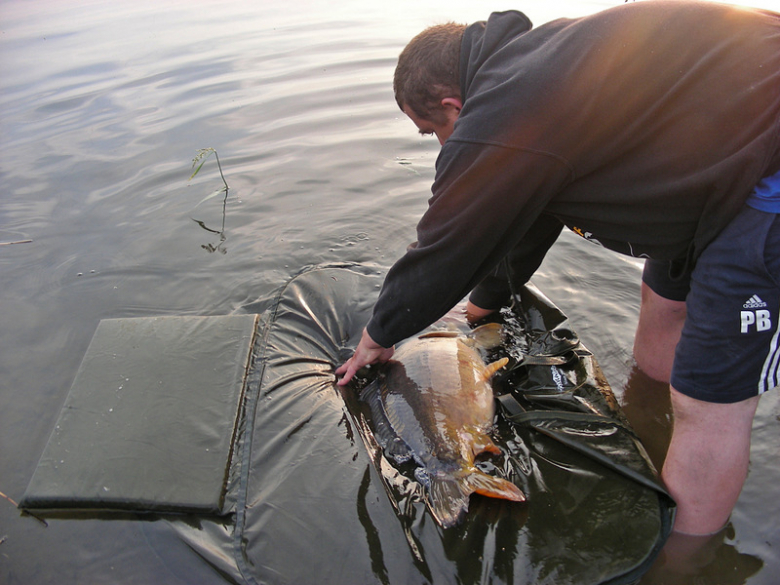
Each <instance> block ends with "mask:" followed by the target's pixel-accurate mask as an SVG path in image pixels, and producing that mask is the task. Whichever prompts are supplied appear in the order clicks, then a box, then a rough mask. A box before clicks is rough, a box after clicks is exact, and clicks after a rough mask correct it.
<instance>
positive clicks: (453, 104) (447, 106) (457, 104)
mask: <svg viewBox="0 0 780 585" xmlns="http://www.w3.org/2000/svg"><path fill="white" fill-rule="evenodd" d="M441 107H442V108H444V111H445V112H446V111H447V110H454V113H455V115H456V116H457V115H458V114H460V110H461V109H462V108H463V102H462V101H461V100H460V98H456V97H447V98H444V99H443V100H441Z"/></svg>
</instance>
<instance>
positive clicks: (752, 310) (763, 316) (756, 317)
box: [740, 295, 772, 333]
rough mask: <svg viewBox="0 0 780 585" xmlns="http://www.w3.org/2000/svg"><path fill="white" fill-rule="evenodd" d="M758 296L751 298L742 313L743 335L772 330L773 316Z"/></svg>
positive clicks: (743, 307)
mask: <svg viewBox="0 0 780 585" xmlns="http://www.w3.org/2000/svg"><path fill="white" fill-rule="evenodd" d="M766 306H767V304H766V303H765V302H764V301H762V300H761V297H759V296H758V295H753V296H752V297H750V298H749V299H748V300H747V301H746V302H745V304H743V305H742V309H743V310H742V311H741V312H740V323H741V328H740V332H741V333H750V332H751V331H756V332H758V331H768V330H769V329H771V328H772V314H771V313H770V312H769V310H768V309H767V308H766Z"/></svg>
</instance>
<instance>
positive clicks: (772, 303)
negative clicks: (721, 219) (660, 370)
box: [651, 206, 780, 403]
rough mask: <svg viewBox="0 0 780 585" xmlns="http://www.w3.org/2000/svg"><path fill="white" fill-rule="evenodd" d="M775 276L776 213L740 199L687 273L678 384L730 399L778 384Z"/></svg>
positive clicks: (779, 249)
mask: <svg viewBox="0 0 780 585" xmlns="http://www.w3.org/2000/svg"><path fill="white" fill-rule="evenodd" d="M778 283H780V215H778V214H775V213H768V212H766V211H759V210H757V209H754V208H752V207H748V206H745V207H744V208H743V209H742V211H741V212H740V214H739V215H737V217H735V218H734V219H733V220H732V221H731V223H730V224H729V225H728V226H726V228H725V229H724V230H723V231H722V232H721V233H720V234H719V235H718V237H717V238H716V239H715V240H714V241H713V242H712V243H711V244H710V245H709V246H707V248H706V249H705V250H704V252H703V253H702V255H701V257H700V258H699V260H698V261H697V263H696V267H695V269H694V270H693V273H692V275H691V286H690V292H689V293H688V294H687V297H686V299H685V300H686V308H687V317H686V320H685V325H684V326H683V331H682V337H681V338H680V342H679V344H678V345H677V350H676V353H675V357H674V367H673V369H672V379H671V384H672V386H673V387H674V388H675V389H676V390H678V391H679V392H681V393H683V394H685V395H687V396H690V397H692V398H696V399H699V400H704V401H707V402H719V403H732V402H739V401H741V400H745V399H747V398H750V397H752V396H756V395H757V394H761V393H763V392H766V391H767V390H771V389H772V388H774V387H776V386H777V385H778V384H779V382H778V378H779V377H780V348H778V336H779V334H780V329H778V325H780V318H779V316H778V313H779V312H780V311H779V309H780V285H779V284H778ZM651 288H652V286H651ZM656 292H658V291H656ZM659 294H661V293H660V292H659ZM662 296H663V295H662ZM667 298H668V297H667Z"/></svg>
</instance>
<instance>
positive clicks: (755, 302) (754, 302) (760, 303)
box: [742, 295, 766, 309]
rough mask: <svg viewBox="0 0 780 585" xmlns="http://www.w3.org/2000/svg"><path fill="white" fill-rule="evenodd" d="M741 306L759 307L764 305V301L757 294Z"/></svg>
mask: <svg viewBox="0 0 780 585" xmlns="http://www.w3.org/2000/svg"><path fill="white" fill-rule="evenodd" d="M742 306H743V307H744V308H745V309H760V308H761V307H766V303H765V302H764V301H762V300H761V297H759V296H758V295H753V296H752V297H750V298H749V299H748V300H747V301H745V304H744V305H742Z"/></svg>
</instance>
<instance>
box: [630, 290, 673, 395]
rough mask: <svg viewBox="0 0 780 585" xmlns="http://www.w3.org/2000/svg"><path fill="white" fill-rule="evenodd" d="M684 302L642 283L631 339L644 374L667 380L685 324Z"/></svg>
mask: <svg viewBox="0 0 780 585" xmlns="http://www.w3.org/2000/svg"><path fill="white" fill-rule="evenodd" d="M685 316H686V310H685V302H684V301H672V300H670V299H666V298H664V297H662V296H660V295H659V294H657V293H655V292H654V291H653V290H652V289H651V288H650V287H649V286H647V285H646V284H645V283H644V282H643V283H642V304H641V308H640V312H639V324H638V325H637V331H636V337H635V340H634V358H635V359H636V362H637V365H638V366H639V367H640V368H641V369H642V371H643V372H645V374H647V375H648V376H650V377H651V378H653V379H654V380H658V381H661V382H669V379H670V377H671V372H672V363H673V362H674V350H675V348H676V347H677V342H678V341H679V340H680V332H681V331H682V327H683V324H684V323H685Z"/></svg>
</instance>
